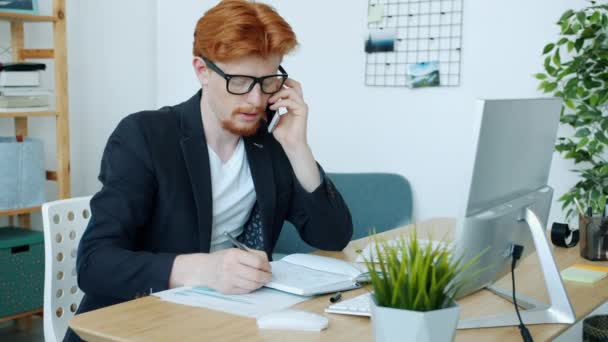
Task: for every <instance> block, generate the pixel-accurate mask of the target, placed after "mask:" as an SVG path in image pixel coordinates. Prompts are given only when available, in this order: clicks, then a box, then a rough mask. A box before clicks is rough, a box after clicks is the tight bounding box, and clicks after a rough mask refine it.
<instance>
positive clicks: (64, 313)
mask: <svg viewBox="0 0 608 342" xmlns="http://www.w3.org/2000/svg"><path fill="white" fill-rule="evenodd" d="M90 201H91V197H90V196H89V197H79V198H72V199H67V200H60V201H55V202H49V203H45V204H43V205H42V222H43V226H44V340H45V341H46V342H55V341H61V340H63V337H64V336H65V333H66V331H67V329H68V321H69V319H70V318H72V317H73V316H74V313H75V312H76V309H77V308H78V305H79V304H80V301H81V300H82V296H83V293H82V291H81V290H80V289H79V288H78V285H77V282H76V251H77V250H78V243H79V242H80V238H81V237H82V233H83V232H84V230H85V228H86V227H87V224H88V223H89V219H90V217H91V211H90V207H89V203H90Z"/></svg>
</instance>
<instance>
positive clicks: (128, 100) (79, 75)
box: [0, 0, 156, 228]
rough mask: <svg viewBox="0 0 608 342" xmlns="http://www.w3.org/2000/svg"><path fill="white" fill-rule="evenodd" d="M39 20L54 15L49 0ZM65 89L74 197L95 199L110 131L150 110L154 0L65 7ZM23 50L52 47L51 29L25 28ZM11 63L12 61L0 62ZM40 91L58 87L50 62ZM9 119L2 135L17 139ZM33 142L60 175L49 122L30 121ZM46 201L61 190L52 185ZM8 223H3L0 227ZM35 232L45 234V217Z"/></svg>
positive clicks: (75, 1)
mask: <svg viewBox="0 0 608 342" xmlns="http://www.w3.org/2000/svg"><path fill="white" fill-rule="evenodd" d="M39 4H40V13H41V14H51V13H52V9H51V6H52V5H51V1H50V0H40V1H39ZM66 6H67V8H66V14H67V36H68V86H69V96H70V142H71V146H70V147H71V172H72V179H71V180H72V195H73V196H82V195H88V194H92V193H94V192H96V191H97V190H98V189H99V187H100V184H99V182H98V181H97V175H98V174H99V164H100V161H101V154H102V152H103V148H104V146H105V143H106V141H107V138H108V136H109V134H110V133H111V131H112V130H113V129H114V127H116V124H117V123H118V121H119V120H120V119H121V118H122V117H124V116H125V115H127V114H129V113H132V112H135V111H139V110H143V109H148V108H153V106H154V103H155V102H156V99H155V97H156V96H155V92H156V89H155V86H154V84H156V54H155V52H156V51H155V49H156V48H155V47H156V45H155V44H156V6H155V2H152V1H149V0H131V1H119V0H106V1H90V0H89V1H80V0H68V1H67V4H66ZM25 36H26V42H25V45H26V47H31V48H51V47H52V45H51V42H52V30H51V25H50V24H26V27H25ZM9 45H10V26H9V25H8V23H5V22H2V23H0V51H1V49H2V48H3V47H6V46H9ZM8 60H10V54H8V55H7V54H4V55H3V56H0V61H8ZM45 62H47V63H49V64H48V70H49V72H47V73H45V74H44V76H43V85H44V86H47V87H49V88H52V87H53V84H54V81H53V71H52V70H53V65H52V61H50V60H49V61H45ZM13 127H14V126H13V120H12V119H0V135H12V134H14V129H13ZM29 127H30V132H29V133H30V135H31V136H34V137H38V138H42V139H43V140H44V143H45V153H46V161H47V168H48V169H51V170H53V169H55V168H56V162H55V156H56V153H55V150H56V144H55V124H54V120H53V119H52V118H35V119H32V120H30V124H29ZM47 188H48V189H47V199H48V200H53V199H55V198H56V193H57V187H56V185H55V184H54V183H52V182H48V186H47ZM4 224H6V219H5V218H0V226H1V225H4ZM33 225H34V226H35V227H37V228H40V227H41V224H40V216H39V215H38V214H37V215H34V217H33Z"/></svg>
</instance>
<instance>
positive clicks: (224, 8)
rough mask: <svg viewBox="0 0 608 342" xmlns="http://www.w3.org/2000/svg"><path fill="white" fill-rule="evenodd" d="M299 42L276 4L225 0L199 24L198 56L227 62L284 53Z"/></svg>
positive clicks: (195, 54)
mask: <svg viewBox="0 0 608 342" xmlns="http://www.w3.org/2000/svg"><path fill="white" fill-rule="evenodd" d="M297 44H298V42H297V40H296V35H295V33H294V32H293V30H292V29H291V26H289V24H288V23H287V22H286V21H285V19H283V18H282V17H281V16H280V15H279V14H278V13H277V12H276V11H275V10H274V8H272V7H270V6H268V5H266V4H261V3H255V2H250V1H246V0H223V1H221V2H220V3H219V4H218V5H216V6H215V7H213V8H211V9H210V10H208V11H207V12H206V13H205V14H204V15H203V16H202V17H201V18H200V19H199V20H198V23H197V24H196V29H195V31H194V44H193V48H192V52H193V54H194V56H204V57H206V58H209V59H211V60H213V61H220V62H225V61H228V60H231V59H235V58H239V57H244V56H259V57H262V58H266V57H268V56H269V55H280V56H284V55H286V54H287V53H289V52H291V51H292V50H293V49H294V48H295V47H296V45H297Z"/></svg>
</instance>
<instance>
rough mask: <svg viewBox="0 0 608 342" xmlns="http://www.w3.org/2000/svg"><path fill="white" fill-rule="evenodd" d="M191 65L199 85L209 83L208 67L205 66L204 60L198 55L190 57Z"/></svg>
mask: <svg viewBox="0 0 608 342" xmlns="http://www.w3.org/2000/svg"><path fill="white" fill-rule="evenodd" d="M192 67H193V68H194V73H195V74H196V78H198V81H199V82H200V84H201V86H206V85H207V84H208V83H209V68H207V64H205V61H203V59H202V58H200V57H194V58H193V59H192Z"/></svg>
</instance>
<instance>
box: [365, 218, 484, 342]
mask: <svg viewBox="0 0 608 342" xmlns="http://www.w3.org/2000/svg"><path fill="white" fill-rule="evenodd" d="M372 243H373V246H374V248H373V249H372V256H371V257H372V258H371V260H365V264H366V266H367V269H368V271H369V274H370V278H371V285H372V289H373V294H372V303H371V313H372V328H373V333H374V338H375V340H376V341H377V342H379V341H396V340H399V341H451V340H452V339H453V336H454V333H455V330H456V326H457V324H458V316H459V307H458V306H457V305H456V303H455V301H454V299H455V296H456V295H457V293H458V290H459V289H460V288H461V286H462V285H464V284H465V283H466V282H467V281H468V279H470V278H471V277H474V276H476V275H477V274H478V273H479V272H481V270H475V269H473V270H472V272H468V270H469V269H470V268H472V267H473V268H474V267H475V266H477V265H478V264H479V256H478V257H475V258H472V259H470V260H467V261H466V262H464V260H463V259H461V258H456V257H454V256H452V250H451V249H450V248H449V247H447V246H445V245H441V244H438V245H433V244H430V243H429V244H426V245H421V244H420V243H419V240H418V239H417V233H416V229H415V228H413V229H411V230H410V233H409V235H408V237H407V238H405V237H403V236H402V237H400V238H399V239H396V240H393V241H390V242H387V241H384V240H378V239H374V240H373V242H372ZM465 272H466V273H465Z"/></svg>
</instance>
